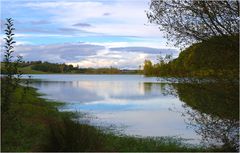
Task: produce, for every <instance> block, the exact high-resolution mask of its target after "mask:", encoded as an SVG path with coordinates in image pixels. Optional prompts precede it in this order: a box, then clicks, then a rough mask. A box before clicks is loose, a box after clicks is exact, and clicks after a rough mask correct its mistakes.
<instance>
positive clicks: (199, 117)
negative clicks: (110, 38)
mask: <svg viewBox="0 0 240 153" xmlns="http://www.w3.org/2000/svg"><path fill="white" fill-rule="evenodd" d="M31 76H32V79H34V80H35V81H32V83H31V86H33V87H35V88H37V89H38V91H39V92H40V93H43V94H44V96H43V97H44V98H47V99H51V100H55V101H61V102H65V103H66V105H64V106H63V107H61V108H59V109H60V111H73V112H81V113H84V114H87V115H85V116H84V117H83V118H82V119H81V120H82V121H84V119H87V121H88V122H87V123H88V124H92V125H95V126H105V127H109V126H111V127H114V128H116V129H117V130H118V131H119V132H120V133H123V134H127V135H135V136H141V137H145V136H154V137H155V136H176V137H181V138H184V139H187V140H186V141H187V142H188V143H193V144H199V143H204V144H213V145H216V144H223V143H224V144H225V143H231V145H237V143H238V139H239V119H238V116H239V103H238V97H239V92H238V84H237V85H236V84H230V83H202V84H194V83H176V82H175V83H174V82H170V81H166V80H164V79H159V78H156V77H144V76H142V75H67V74H66V75H59V74H57V75H52V74H51V75H50V74H49V75H45V74H44V75H31ZM24 77H26V75H25V76H24Z"/></svg>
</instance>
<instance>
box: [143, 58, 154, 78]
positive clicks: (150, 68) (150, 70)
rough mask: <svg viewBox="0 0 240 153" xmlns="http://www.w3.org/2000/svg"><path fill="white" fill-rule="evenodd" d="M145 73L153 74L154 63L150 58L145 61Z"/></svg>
mask: <svg viewBox="0 0 240 153" xmlns="http://www.w3.org/2000/svg"><path fill="white" fill-rule="evenodd" d="M143 73H144V75H147V76H149V75H153V64H152V62H151V61H150V60H145V61H144V66H143Z"/></svg>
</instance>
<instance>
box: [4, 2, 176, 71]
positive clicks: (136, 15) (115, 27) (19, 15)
mask: <svg viewBox="0 0 240 153" xmlns="http://www.w3.org/2000/svg"><path fill="white" fill-rule="evenodd" d="M149 2H150V0H111V1H110V0H68V1H67V0H65V1H64V0H12V1H9V0H2V1H1V25H3V23H4V19H5V18H8V17H11V18H13V19H14V23H15V27H16V31H15V33H16V36H15V39H16V41H17V44H16V53H17V54H20V55H22V56H23V57H24V59H25V60H43V61H50V62H57V63H63V62H64V63H68V64H74V65H79V66H80V67H110V66H114V67H117V68H129V69H132V68H137V67H138V66H139V65H141V64H142V63H143V61H144V60H145V59H152V60H156V59H157V55H159V54H160V53H161V54H163V55H164V54H166V53H172V54H173V55H174V56H177V55H178V49H176V48H174V47H173V46H167V45H166V39H164V38H163V34H162V32H160V31H159V29H158V27H157V26H156V25H151V24H149V23H148V20H147V17H146V13H145V11H146V10H147V9H148V7H149ZM3 28H4V26H2V30H3ZM1 36H2V37H4V36H3V34H1ZM1 43H4V42H3V39H1Z"/></svg>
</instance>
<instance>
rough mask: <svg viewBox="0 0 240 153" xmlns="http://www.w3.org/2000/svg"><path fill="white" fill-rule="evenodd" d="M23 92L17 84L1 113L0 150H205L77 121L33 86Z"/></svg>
mask: <svg viewBox="0 0 240 153" xmlns="http://www.w3.org/2000/svg"><path fill="white" fill-rule="evenodd" d="M2 84H4V83H3V82H2ZM23 93H24V89H23V87H19V88H18V89H17V90H16V92H15V93H14V94H13V95H12V96H11V97H12V103H11V105H10V109H9V110H8V111H7V112H4V113H2V115H1V117H2V127H1V136H2V138H1V140H2V141H1V151H11V152H16V151H17V152H20V151H34V152H35V151H206V150H205V149H204V148H201V147H197V146H190V145H186V144H184V143H183V142H182V141H181V140H180V139H178V138H172V137H160V138H152V137H147V138H138V137H133V136H126V135H117V134H115V133H113V132H111V131H108V130H106V129H105V130H103V129H101V128H98V127H93V126H90V125H87V124H80V123H78V122H75V121H73V119H74V118H76V117H77V114H75V113H70V112H59V111H58V110H57V107H59V106H61V105H64V104H63V103H57V102H49V101H47V100H45V99H42V98H39V94H38V93H37V92H36V90H35V89H33V88H30V89H29V90H28V91H27V93H26V94H23Z"/></svg>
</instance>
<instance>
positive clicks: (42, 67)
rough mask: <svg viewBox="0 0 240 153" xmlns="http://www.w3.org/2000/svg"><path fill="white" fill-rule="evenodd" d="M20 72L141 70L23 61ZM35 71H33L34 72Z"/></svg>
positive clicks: (107, 72)
mask: <svg viewBox="0 0 240 153" xmlns="http://www.w3.org/2000/svg"><path fill="white" fill-rule="evenodd" d="M19 70H20V71H21V72H22V73H27V74H29V73H31V72H34V73H38V72H39V73H41V72H45V73H74V74H137V73H140V72H139V70H127V69H118V68H114V67H109V68H105V67H104V68H79V67H78V66H73V65H71V64H69V65H68V64H65V63H61V64H60V63H50V62H42V61H23V62H22V63H20V64H19ZM32 70H33V71H32ZM1 73H2V74H4V73H5V70H4V63H2V68H1Z"/></svg>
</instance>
